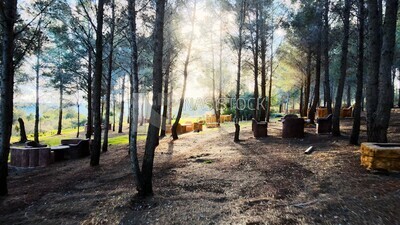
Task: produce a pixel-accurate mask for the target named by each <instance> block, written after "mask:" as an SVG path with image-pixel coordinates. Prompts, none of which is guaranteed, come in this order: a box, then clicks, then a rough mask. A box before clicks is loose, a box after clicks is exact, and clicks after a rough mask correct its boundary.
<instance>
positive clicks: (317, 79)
mask: <svg viewBox="0 0 400 225" xmlns="http://www.w3.org/2000/svg"><path fill="white" fill-rule="evenodd" d="M321 28H322V20H318V30H321ZM317 40H318V43H317V49H316V65H315V67H316V69H315V87H314V99H313V101H312V105H311V107H310V113H309V114H308V119H310V122H311V123H314V120H315V111H316V109H317V106H318V104H319V91H320V83H321V34H320V33H319V32H318V39H317Z"/></svg>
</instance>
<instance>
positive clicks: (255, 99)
mask: <svg viewBox="0 0 400 225" xmlns="http://www.w3.org/2000/svg"><path fill="white" fill-rule="evenodd" d="M259 6H260V4H259V3H257V9H255V10H256V37H255V40H254V42H255V46H254V48H255V49H254V56H253V60H254V103H255V104H254V105H255V107H254V110H253V118H254V119H255V120H257V121H259V118H258V98H259V96H258V72H259V71H258V57H259V56H260V49H259V44H258V42H259V39H260V37H259V33H260V23H261V21H262V20H260V18H259V13H258V12H259V10H260V9H259ZM263 22H264V21H263ZM263 32H264V31H263ZM220 38H221V37H220Z"/></svg>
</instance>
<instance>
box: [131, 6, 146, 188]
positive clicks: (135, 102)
mask: <svg viewBox="0 0 400 225" xmlns="http://www.w3.org/2000/svg"><path fill="white" fill-rule="evenodd" d="M135 4H136V1H135V0H128V16H129V28H130V39H131V43H132V45H131V47H132V51H131V71H132V77H131V79H130V82H131V89H130V90H131V96H132V100H131V102H130V108H131V113H130V115H131V123H130V124H129V130H130V132H129V143H130V144H129V153H130V157H131V164H132V172H133V178H134V180H135V183H136V189H137V190H138V192H139V193H143V191H144V183H143V177H142V173H141V171H140V167H139V159H138V156H137V128H138V118H139V66H138V49H137V40H136V5H135Z"/></svg>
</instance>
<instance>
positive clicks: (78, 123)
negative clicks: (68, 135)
mask: <svg viewBox="0 0 400 225" xmlns="http://www.w3.org/2000/svg"><path fill="white" fill-rule="evenodd" d="M76 106H77V108H78V121H77V125H78V129H77V131H76V138H79V129H80V123H81V121H80V116H81V113H80V110H79V108H80V105H79V102H77V103H76Z"/></svg>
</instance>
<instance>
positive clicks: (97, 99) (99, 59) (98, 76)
mask: <svg viewBox="0 0 400 225" xmlns="http://www.w3.org/2000/svg"><path fill="white" fill-rule="evenodd" d="M103 15H104V0H99V1H98V7H97V29H96V61H95V71H94V81H93V115H94V138H93V141H92V148H91V157H90V165H91V166H97V165H99V163H100V148H101V112H100V107H101V80H102V77H103Z"/></svg>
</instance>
